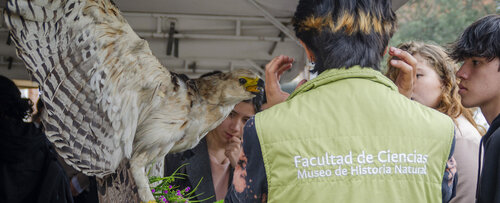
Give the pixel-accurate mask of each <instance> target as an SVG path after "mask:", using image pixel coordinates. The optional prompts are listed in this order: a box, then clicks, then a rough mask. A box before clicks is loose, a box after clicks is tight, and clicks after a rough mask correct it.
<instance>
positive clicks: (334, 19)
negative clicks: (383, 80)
mask: <svg viewBox="0 0 500 203" xmlns="http://www.w3.org/2000/svg"><path fill="white" fill-rule="evenodd" d="M396 22H397V18H396V14H395V13H394V12H393V11H392V9H391V1H382V2H380V1H371V0H359V1H333V0H330V1H300V2H299V5H298V6H297V12H295V15H294V17H293V27H294V30H295V33H296V35H297V37H298V38H299V39H300V40H302V42H304V44H306V46H307V47H308V48H309V49H310V50H311V51H312V52H313V53H314V56H315V59H314V62H315V67H314V70H313V72H318V74H320V73H322V72H323V71H324V70H326V69H331V68H342V67H344V68H349V67H352V66H354V65H360V66H361V67H370V68H373V69H375V70H379V63H380V60H381V59H382V56H383V54H384V51H385V48H386V47H387V44H388V43H389V39H390V38H391V37H392V35H393V34H394V32H395V30H396ZM325 44H328V46H325Z"/></svg>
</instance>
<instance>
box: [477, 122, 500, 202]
mask: <svg viewBox="0 0 500 203" xmlns="http://www.w3.org/2000/svg"><path fill="white" fill-rule="evenodd" d="M481 143H482V146H483V147H484V156H483V168H482V170H480V171H479V173H480V175H481V177H480V178H479V183H478V192H477V202H480V203H483V202H484V203H492V202H495V203H497V202H500V167H499V163H500V114H499V115H498V116H497V117H496V118H495V119H494V120H493V122H491V125H490V128H489V129H488V132H486V134H485V135H484V136H483V138H482V139H481ZM479 156H481V153H479ZM479 160H481V157H479Z"/></svg>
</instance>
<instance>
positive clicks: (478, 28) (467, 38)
mask: <svg viewBox="0 0 500 203" xmlns="http://www.w3.org/2000/svg"><path fill="white" fill-rule="evenodd" d="M499 40H500V15H498V14H493V15H488V16H485V17H482V18H480V19H479V20H477V21H476V22H474V23H472V24H471V25H470V26H469V27H467V28H466V29H465V31H464V32H463V33H462V35H461V36H460V37H459V38H458V39H457V41H455V42H454V43H453V44H452V46H451V53H450V57H451V58H452V59H454V60H456V61H463V60H465V59H466V58H470V57H485V58H486V59H488V60H489V61H491V60H493V59H495V58H500V43H499Z"/></svg>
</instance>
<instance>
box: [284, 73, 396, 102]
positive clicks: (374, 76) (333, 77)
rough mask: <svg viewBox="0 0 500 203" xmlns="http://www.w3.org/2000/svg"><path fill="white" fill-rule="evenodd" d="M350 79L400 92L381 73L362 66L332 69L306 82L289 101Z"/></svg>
mask: <svg viewBox="0 0 500 203" xmlns="http://www.w3.org/2000/svg"><path fill="white" fill-rule="evenodd" d="M349 78H360V79H366V80H371V81H373V82H377V83H380V84H383V85H385V86H387V87H388V88H390V89H392V90H394V91H398V87H397V86H396V85H395V84H394V83H393V82H392V81H391V80H390V79H389V78H387V77H385V76H384V75H382V74H381V73H380V72H378V71H376V70H373V69H372V68H362V67H361V66H352V67H350V68H340V69H337V68H335V69H330V70H326V71H324V72H323V73H321V74H320V75H318V77H316V78H314V79H312V80H310V81H308V82H306V83H305V84H303V85H302V86H300V87H299V88H297V89H296V90H295V91H294V92H293V93H292V94H291V95H290V96H289V97H288V99H287V100H290V99H292V98H293V97H295V96H297V95H299V94H302V93H304V92H307V91H309V90H312V89H315V88H317V87H319V86H323V85H326V84H329V83H332V82H336V81H339V80H344V79H349Z"/></svg>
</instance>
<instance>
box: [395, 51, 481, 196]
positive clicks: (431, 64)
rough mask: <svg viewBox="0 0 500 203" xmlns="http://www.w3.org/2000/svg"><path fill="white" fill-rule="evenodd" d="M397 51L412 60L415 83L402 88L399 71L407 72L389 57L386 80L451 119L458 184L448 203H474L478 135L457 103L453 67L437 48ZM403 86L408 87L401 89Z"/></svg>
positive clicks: (452, 63) (457, 97) (470, 113)
mask: <svg viewBox="0 0 500 203" xmlns="http://www.w3.org/2000/svg"><path fill="white" fill-rule="evenodd" d="M398 48H399V49H400V50H403V51H406V52H408V53H409V54H411V56H413V58H414V59H415V60H414V61H416V64H414V67H415V68H416V69H415V70H413V71H416V74H415V73H413V72H412V73H411V74H414V75H415V76H416V79H415V80H414V81H412V82H410V83H408V81H407V82H406V84H402V83H404V82H403V81H401V80H404V79H403V77H404V76H403V75H404V74H400V71H408V70H407V69H406V70H405V69H400V68H399V67H400V66H398V65H397V63H400V62H401V61H400V60H398V58H396V57H392V56H391V57H390V58H389V60H388V71H387V73H386V76H387V77H389V78H390V79H391V80H392V81H394V82H395V83H396V84H397V85H398V87H399V89H400V92H401V93H402V94H404V95H406V96H407V97H410V98H411V99H412V100H415V101H417V102H419V103H421V104H423V105H426V106H428V107H431V108H434V109H436V110H438V111H440V112H442V113H444V114H446V115H448V116H450V117H451V118H452V119H453V121H454V123H455V138H456V144H455V154H454V157H455V160H456V162H457V173H458V184H457V190H456V196H455V198H453V199H452V200H451V201H450V202H455V203H458V202H474V199H475V194H476V183H477V164H478V153H479V142H480V140H481V135H480V133H479V128H478V125H477V124H476V123H475V121H474V119H473V114H472V111H471V110H470V109H467V108H465V107H464V106H462V104H461V103H460V95H459V94H458V90H459V88H458V83H457V79H456V76H455V72H456V70H457V66H456V64H455V63H454V62H453V61H452V60H451V59H450V58H449V57H448V55H447V54H446V53H445V51H444V49H443V48H442V47H440V46H437V45H432V44H426V43H423V42H407V43H402V44H400V45H399V46H398ZM395 50H398V49H394V48H393V49H391V52H393V51H395ZM394 62H396V63H394ZM393 63H394V64H393ZM398 76H399V77H398ZM405 85H406V86H411V87H410V88H408V87H406V88H405V87H404V86H405ZM405 90H406V91H405ZM481 131H482V130H481Z"/></svg>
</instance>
